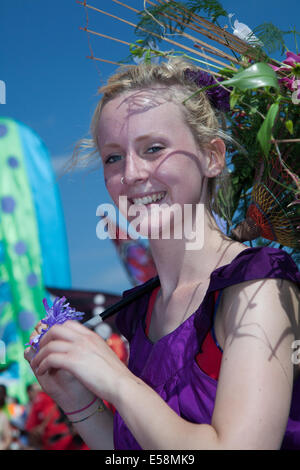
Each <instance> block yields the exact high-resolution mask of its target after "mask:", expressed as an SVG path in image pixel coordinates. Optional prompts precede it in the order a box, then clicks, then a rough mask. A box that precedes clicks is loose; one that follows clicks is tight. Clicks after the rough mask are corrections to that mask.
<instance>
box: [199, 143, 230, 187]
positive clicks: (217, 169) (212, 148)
mask: <svg viewBox="0 0 300 470" xmlns="http://www.w3.org/2000/svg"><path fill="white" fill-rule="evenodd" d="M225 153H226V146H225V143H224V141H223V140H222V139H220V138H219V137H217V138H216V139H213V140H212V141H211V142H210V145H209V146H208V147H207V149H206V151H205V165H204V174H205V176H207V177H208V178H214V177H215V176H218V175H219V174H220V173H221V172H222V170H223V168H224V167H225Z"/></svg>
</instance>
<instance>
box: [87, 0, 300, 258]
mask: <svg viewBox="0 0 300 470" xmlns="http://www.w3.org/2000/svg"><path fill="white" fill-rule="evenodd" d="M112 2H116V3H118V4H120V2H118V0H112ZM143 4H144V10H143V11H138V10H136V9H134V8H132V6H131V5H129V4H128V5H126V3H125V2H122V6H123V7H125V8H128V10H129V11H130V12H131V14H132V13H133V14H137V15H139V17H140V21H139V22H138V23H137V24H134V23H133V22H132V21H131V22H129V21H127V20H126V19H123V18H119V17H117V16H116V15H114V20H119V21H121V22H123V23H126V24H128V25H130V27H131V26H132V25H134V26H135V27H136V30H135V32H136V34H137V35H138V36H139V39H138V40H137V41H136V43H135V44H130V43H128V42H126V41H125V40H124V38H123V39H122V40H120V39H118V38H113V37H111V36H110V39H111V40H113V41H118V42H121V43H122V44H127V45H128V46H129V49H130V53H131V55H130V57H129V58H127V60H125V62H127V63H128V62H129V61H130V60H131V61H135V60H136V59H137V58H139V61H140V60H144V62H146V63H147V62H148V63H150V62H153V61H157V58H160V59H161V60H164V59H165V58H168V57H170V56H178V55H182V56H183V57H185V58H187V59H190V60H192V61H194V62H196V65H197V69H198V71H197V72H195V71H194V70H193V69H192V67H191V69H190V70H189V69H187V70H186V73H185V75H186V77H187V78H188V79H191V80H193V81H194V82H195V83H197V84H198V86H199V89H201V90H203V91H205V92H206V94H207V96H208V98H209V99H210V102H211V103H212V105H213V106H214V107H215V108H216V109H219V110H222V111H225V112H226V118H227V124H228V128H229V129H228V130H229V132H230V134H231V135H232V137H233V138H235V139H236V140H237V141H238V142H239V143H240V144H241V145H242V146H243V147H244V148H245V149H246V150H247V153H248V156H247V158H246V157H245V154H241V153H239V152H238V151H237V150H236V148H233V147H232V148H229V155H228V160H229V162H228V163H229V168H230V172H231V181H232V188H231V192H230V195H229V196H228V194H225V193H224V192H222V191H219V195H218V197H219V198H220V203H224V206H225V205H226V206H227V207H229V208H230V210H229V212H230V214H229V215H228V212H227V213H226V214H225V213H224V217H226V222H227V234H228V235H233V236H234V237H235V238H237V239H239V240H241V241H245V240H251V239H253V240H254V239H255V238H257V237H258V236H260V237H261V238H260V239H259V240H258V243H259V244H266V243H267V244H269V243H271V242H276V243H278V244H280V245H282V246H286V247H290V248H292V249H293V250H294V251H293V253H296V252H298V255H299V260H300V253H299V248H298V247H299V245H300V204H299V202H300V179H299V174H300V160H299V157H298V155H299V151H298V144H299V142H300V139H299V138H297V136H299V134H300V70H299V64H300V55H299V54H295V53H293V52H292V51H288V52H287V54H286V59H285V60H284V61H283V62H280V61H278V60H277V59H274V58H272V57H271V56H270V54H271V53H273V52H275V51H277V52H278V51H280V52H281V54H283V51H284V50H285V49H286V46H285V44H284V37H283V36H284V35H285V34H288V33H290V34H294V35H296V34H297V32H296V31H295V29H294V30H291V31H285V32H283V31H280V30H279V29H278V28H277V27H276V26H274V25H272V24H270V23H264V24H263V25H261V26H259V27H257V28H255V30H253V31H252V30H251V29H250V28H249V27H248V26H247V25H245V24H244V23H241V22H239V21H238V20H235V21H234V25H232V23H231V18H232V16H233V14H232V13H229V14H228V13H227V12H226V11H225V10H224V8H223V7H222V5H221V4H220V2H219V1H218V0H201V1H200V0H189V1H173V0H151V1H150V0H147V1H145V2H144V3H143ZM82 5H83V6H84V7H85V10H86V18H87V24H86V27H85V28H82V29H83V30H85V31H87V33H88V35H89V39H90V37H91V36H92V35H94V34H95V35H96V36H97V37H99V36H103V37H106V38H107V37H108V36H107V35H105V34H104V33H102V32H101V33H100V32H96V31H92V30H90V29H88V21H89V20H88V9H89V8H91V9H92V10H93V12H95V11H98V12H100V13H101V14H104V15H108V16H110V17H111V16H112V15H111V14H110V13H106V12H105V11H103V10H97V9H96V8H95V7H94V6H91V5H87V4H86V2H84V3H82ZM148 5H150V6H148ZM221 18H223V19H224V18H225V21H226V24H225V25H224V26H223V27H222V26H221V25H220V19H221ZM229 28H232V30H233V32H232V33H231V32H230V31H229ZM188 30H190V31H189V33H188V32H187V31H188ZM191 34H193V35H191ZM141 37H142V39H140V38H141ZM178 37H179V38H180V39H179V40H178ZM207 39H208V40H209V41H205V40H207ZM151 41H152V42H151ZM160 41H161V42H162V43H164V44H171V46H172V47H173V50H172V51H162V50H159V49H158V47H157V42H160ZM188 41H189V42H190V43H191V44H192V47H190V45H189V44H188ZM89 44H90V47H91V42H90V40H89ZM216 46H217V47H216ZM90 58H91V59H94V60H97V61H98V60H100V61H104V62H110V63H113V64H117V65H121V64H122V62H117V61H114V60H111V59H113V58H109V59H101V58H98V57H95V56H94V54H93V51H92V49H91V56H90ZM123 63H124V61H123ZM129 65H130V64H129ZM235 226H236V227H235ZM234 227H235V229H234ZM284 227H285V229H282V228H284ZM286 232H288V234H289V236H288V237H287V236H285V234H286ZM250 244H251V241H250ZM293 253H292V254H293Z"/></svg>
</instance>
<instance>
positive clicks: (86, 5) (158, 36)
mask: <svg viewBox="0 0 300 470" xmlns="http://www.w3.org/2000/svg"><path fill="white" fill-rule="evenodd" d="M78 3H79V4H81V5H82V2H78ZM84 6H85V7H87V8H91V9H92V10H95V11H98V12H99V13H102V14H104V15H107V16H110V17H112V18H115V19H117V20H119V21H121V22H123V23H126V24H128V25H129V26H133V27H134V28H138V29H140V30H141V31H144V32H145V33H149V34H152V35H153V36H155V37H157V38H159V39H161V40H163V41H166V42H168V43H170V44H173V45H174V46H177V47H179V48H180V49H184V50H186V51H189V52H191V53H193V54H197V55H198V56H200V57H204V58H205V59H207V55H206V54H202V53H201V52H198V51H195V50H194V49H191V48H190V47H188V46H184V45H183V44H180V43H178V42H176V41H173V40H171V39H168V38H166V37H162V36H160V35H159V34H156V33H153V32H151V31H148V30H147V29H144V28H141V27H138V25H136V24H135V23H132V22H131V21H127V20H124V19H123V18H119V17H118V16H116V15H112V14H111V13H107V12H105V11H103V10H100V9H99V8H96V7H93V6H91V5H89V4H84ZM81 29H84V30H85V31H87V32H89V33H90V34H96V35H99V36H100V34H99V33H98V34H97V33H96V32H95V31H91V30H87V29H86V28H81ZM124 43H125V42H124ZM210 60H211V61H212V62H215V63H216V64H219V65H222V66H223V67H224V66H225V67H228V65H227V64H224V62H221V61H219V60H217V59H214V58H210ZM208 65H210V67H213V65H212V64H208ZM215 67H216V66H215ZM216 68H218V67H216ZM233 70H234V69H233Z"/></svg>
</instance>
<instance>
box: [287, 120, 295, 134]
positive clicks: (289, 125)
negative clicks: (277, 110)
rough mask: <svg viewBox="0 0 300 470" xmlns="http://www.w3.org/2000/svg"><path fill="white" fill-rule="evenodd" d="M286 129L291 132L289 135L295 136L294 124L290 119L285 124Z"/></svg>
mask: <svg viewBox="0 0 300 470" xmlns="http://www.w3.org/2000/svg"><path fill="white" fill-rule="evenodd" d="M285 127H286V128H287V130H288V131H289V133H290V134H291V135H293V133H294V124H293V121H291V120H290V119H289V120H288V121H286V122H285Z"/></svg>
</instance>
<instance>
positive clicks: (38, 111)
mask: <svg viewBox="0 0 300 470" xmlns="http://www.w3.org/2000/svg"><path fill="white" fill-rule="evenodd" d="M123 1H124V3H127V4H130V6H132V7H134V8H136V9H139V10H141V9H142V8H143V3H144V2H143V0H127V1H126V0H123ZM88 3H90V4H91V5H93V6H95V7H98V8H100V9H102V10H105V11H108V12H111V13H113V14H115V15H117V16H122V17H123V18H124V17H125V18H127V19H128V20H129V21H133V22H136V18H135V15H134V14H133V13H131V12H129V11H128V10H127V9H125V8H124V7H122V6H120V5H116V4H115V3H114V2H113V1H112V0H90V1H89V2H88ZM222 4H223V7H224V8H225V10H227V11H228V13H235V17H234V19H238V20H239V21H240V22H244V23H246V24H247V25H248V26H249V27H251V28H254V27H255V26H257V25H259V24H261V23H263V22H272V23H274V24H275V25H276V26H278V27H279V28H280V29H283V30H288V29H290V28H291V27H293V26H296V27H297V23H296V22H297V19H298V18H299V17H300V6H299V0H290V1H289V2H288V4H284V3H283V2H281V1H276V0H275V1H271V0H260V1H259V0H250V1H244V2H241V1H240V0H239V1H238V0H224V1H223V2H222ZM89 21H90V28H91V29H95V30H96V31H98V32H102V33H104V34H107V35H111V36H115V37H118V38H122V39H125V40H126V41H128V42H134V40H135V36H134V29H133V28H132V27H130V26H128V25H124V24H122V23H120V22H118V21H117V20H115V19H113V18H109V17H106V16H104V15H102V14H100V13H96V12H92V11H89ZM221 22H223V23H224V20H222V21H221ZM0 24H1V27H0V44H1V46H0V50H1V62H0V63H1V67H0V80H4V81H5V83H6V104H1V105H0V115H1V116H6V117H11V118H14V119H16V120H18V121H21V122H23V123H24V124H26V125H28V126H29V127H31V128H32V129H33V130H34V131H35V132H36V133H38V134H39V136H40V137H41V138H42V140H43V141H44V142H45V144H46V146H47V147H48V149H49V152H50V155H51V158H52V162H53V166H54V168H55V171H56V172H57V175H58V180H57V181H58V185H59V190H60V195H61V201H62V206H63V211H64V215H65V224H66V231H67V238H68V247H69V257H70V265H71V273H72V287H73V288H78V289H90V290H98V289H99V290H103V291H108V292H111V293H116V294H118V293H121V292H122V291H123V290H124V289H127V288H129V287H131V284H130V281H129V279H128V277H127V275H126V272H125V270H124V268H123V266H122V264H121V262H120V260H119V258H118V256H117V254H116V250H115V247H114V245H113V243H112V242H111V241H109V240H98V239H97V237H96V225H97V222H98V219H97V217H96V208H97V206H98V205H99V204H101V203H103V202H110V198H109V196H108V194H107V192H106V190H105V187H104V184H103V178H102V171H101V169H100V168H99V169H98V170H97V171H76V172H74V173H72V174H67V175H64V176H60V175H61V170H60V169H61V167H62V164H63V163H64V162H65V161H66V159H67V158H68V157H70V155H71V154H72V151H73V148H74V145H75V144H76V142H77V141H78V140H79V139H80V138H82V137H86V136H88V132H89V125H90V120H91V116H92V114H93V110H94V108H95V105H96V103H97V100H98V97H97V89H98V87H99V86H100V85H101V84H103V83H104V82H105V81H106V80H107V78H108V77H109V75H111V74H112V73H113V72H114V70H115V68H116V67H115V66H114V65H109V64H104V63H101V62H98V63H97V64H96V63H95V61H91V60H89V59H87V58H86V57H87V56H88V55H90V51H89V45H88V40H87V35H86V33H85V32H83V31H81V30H80V29H79V28H80V27H81V26H84V25H85V11H84V9H83V8H82V7H81V6H80V5H78V4H77V2H76V0H1V2H0ZM298 29H299V26H298ZM287 45H288V46H289V47H290V48H291V49H292V50H294V51H295V47H294V42H293V40H292V39H290V40H289V41H287ZM92 47H93V50H94V54H95V56H98V57H102V58H106V59H111V60H116V61H117V60H120V59H122V58H125V57H127V55H128V54H129V50H128V47H127V46H125V45H121V44H117V43H113V42H112V41H109V40H106V39H100V38H93V39H92Z"/></svg>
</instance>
